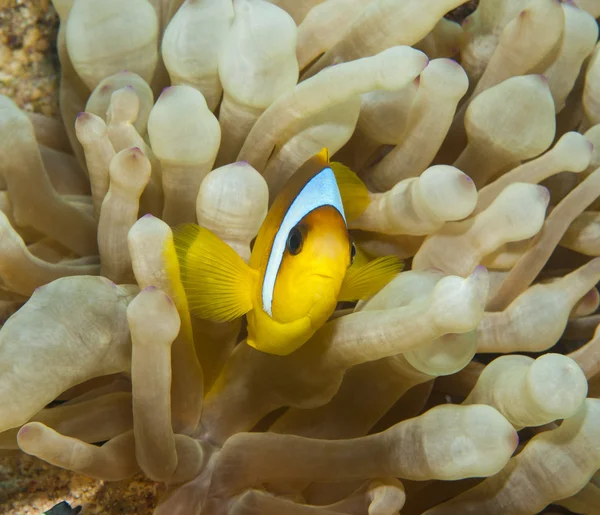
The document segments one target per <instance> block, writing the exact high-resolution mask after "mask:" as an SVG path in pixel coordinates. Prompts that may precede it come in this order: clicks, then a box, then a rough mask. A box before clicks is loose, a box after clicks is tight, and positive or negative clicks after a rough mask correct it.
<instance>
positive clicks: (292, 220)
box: [262, 167, 346, 316]
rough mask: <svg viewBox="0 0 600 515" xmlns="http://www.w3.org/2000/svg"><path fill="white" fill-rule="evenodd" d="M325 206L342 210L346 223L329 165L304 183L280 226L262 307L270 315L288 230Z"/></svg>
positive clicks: (268, 271) (270, 262) (268, 265)
mask: <svg viewBox="0 0 600 515" xmlns="http://www.w3.org/2000/svg"><path fill="white" fill-rule="evenodd" d="M323 206H332V207H334V208H335V209H337V210H338V211H339V212H340V214H341V215H342V217H343V219H344V222H345V221H346V216H345V215H344V208H343V207H342V197H341V195H340V190H339V188H338V185H337V182H336V180H335V175H334V173H333V170H332V169H331V168H329V167H327V168H323V170H321V171H320V172H319V173H318V174H317V175H315V176H314V177H313V178H312V179H311V180H310V181H308V182H307V183H306V184H305V185H304V188H302V190H301V191H300V193H299V194H298V196H297V197H296V198H295V199H294V201H293V202H292V204H291V206H290V207H289V209H288V210H287V213H286V214H285V216H284V217H283V220H282V222H281V225H280V226H279V230H278V231H277V234H275V239H274V240H273V246H272V247H271V255H270V256H269V261H268V263H267V269H266V271H265V279H264V281H263V287H262V301H263V310H264V311H265V312H266V313H268V314H269V316H273V313H272V306H273V294H274V292H275V281H276V280H277V274H278V273H279V267H280V266H281V262H282V260H283V254H284V252H285V247H286V243H287V239H288V236H289V233H290V231H291V230H292V229H293V228H294V227H295V226H296V225H297V224H298V223H299V222H300V220H302V219H303V218H304V217H305V216H306V215H307V214H308V213H310V212H311V211H314V210H315V209H317V208H319V207H323Z"/></svg>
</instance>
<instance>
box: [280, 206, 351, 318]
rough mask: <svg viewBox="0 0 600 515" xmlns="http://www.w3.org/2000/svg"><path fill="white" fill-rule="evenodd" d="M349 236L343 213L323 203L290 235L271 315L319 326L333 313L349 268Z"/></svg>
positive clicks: (292, 230) (295, 227)
mask: <svg viewBox="0 0 600 515" xmlns="http://www.w3.org/2000/svg"><path fill="white" fill-rule="evenodd" d="M350 249H351V245H350V239H349V235H348V230H347V228H346V223H345V221H344V218H343V217H342V215H341V213H340V212H339V211H338V210H337V209H336V208H335V207H333V206H322V207H319V208H317V209H315V210H313V211H311V212H310V213H308V214H307V215H306V216H305V217H304V218H303V219H302V220H300V222H299V223H298V224H297V225H295V226H294V227H293V228H292V229H291V230H290V231H289V234H288V237H287V240H286V248H285V251H284V254H283V258H282V260H281V265H280V267H279V271H278V274H277V279H276V282H275V288H274V293H273V303H272V317H273V318H274V319H275V320H277V321H278V322H283V323H288V322H293V321H295V320H298V319H300V318H303V317H309V318H310V319H311V325H312V326H314V327H315V328H316V327H320V326H321V325H322V324H324V323H325V321H327V319H328V318H329V317H330V316H331V314H332V313H333V311H334V309H335V306H336V303H337V297H338V293H339V291H340V287H341V285H342V281H343V280H344V276H345V274H346V269H347V268H348V266H349V265H350V252H351V250H350Z"/></svg>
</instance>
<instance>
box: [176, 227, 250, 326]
mask: <svg viewBox="0 0 600 515" xmlns="http://www.w3.org/2000/svg"><path fill="white" fill-rule="evenodd" d="M173 240H174V242H175V249H176V251H177V257H178V259H179V266H180V269H181V282H182V283H183V287H184V289H185V292H186V295H187V298H188V304H189V307H190V311H191V312H192V313H193V314H194V315H195V316H197V317H199V318H204V319H207V320H211V321H213V322H227V321H230V320H235V319H236V318H239V317H241V316H242V315H244V314H246V313H247V312H248V311H250V310H251V309H252V290H253V288H254V286H255V282H256V277H255V275H256V272H254V270H252V269H251V268H250V267H249V266H248V265H247V264H246V263H245V262H244V260H243V259H242V258H241V257H240V256H239V255H238V254H237V253H236V252H235V250H233V249H232V248H231V247H230V246H229V245H227V244H226V243H225V242H224V241H223V240H221V239H220V238H219V237H218V236H216V235H215V234H214V233H213V232H211V231H209V230H208V229H206V228H204V227H200V226H198V225H195V224H185V225H181V226H179V227H176V228H175V229H174V230H173Z"/></svg>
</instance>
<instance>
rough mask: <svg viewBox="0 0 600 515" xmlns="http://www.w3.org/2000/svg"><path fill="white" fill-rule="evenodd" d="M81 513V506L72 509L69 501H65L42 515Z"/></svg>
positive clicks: (75, 514)
mask: <svg viewBox="0 0 600 515" xmlns="http://www.w3.org/2000/svg"><path fill="white" fill-rule="evenodd" d="M79 512H81V506H77V507H75V508H71V506H70V505H69V503H68V502H67V501H63V502H60V503H58V504H57V505H56V506H53V507H52V508H50V509H49V510H48V511H45V512H44V513H42V515H77V514H78V513H79Z"/></svg>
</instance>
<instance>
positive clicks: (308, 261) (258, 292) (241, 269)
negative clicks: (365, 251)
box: [173, 149, 402, 355]
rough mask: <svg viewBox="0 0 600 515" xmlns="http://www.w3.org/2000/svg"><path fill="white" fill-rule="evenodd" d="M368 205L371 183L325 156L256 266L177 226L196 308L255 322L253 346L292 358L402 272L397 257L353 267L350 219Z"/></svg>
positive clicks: (276, 204)
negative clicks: (344, 304)
mask: <svg viewBox="0 0 600 515" xmlns="http://www.w3.org/2000/svg"><path fill="white" fill-rule="evenodd" d="M368 203H369V198H368V191H367V189H366V187H365V185H364V184H363V183H362V182H361V181H360V179H359V178H358V177H357V176H356V175H355V174H354V173H353V172H352V171H350V169H348V168H346V167H345V166H343V165H341V164H340V163H330V162H329V158H328V154H327V150H326V149H323V150H322V151H321V152H319V153H318V154H317V155H315V156H314V157H312V158H311V159H309V160H308V161H306V162H305V163H304V164H303V165H302V166H301V167H300V168H299V169H298V170H297V171H296V172H295V173H294V174H293V175H292V177H290V179H289V180H288V182H287V183H286V184H285V186H284V188H283V189H282V190H281V192H280V193H279V195H277V197H276V198H275V200H274V201H273V203H272V205H271V207H270V209H269V211H268V213H267V216H266V218H265V220H264V222H263V224H262V226H261V227H260V230H259V232H258V235H257V237H256V240H255V242H254V246H253V248H252V253H251V256H250V261H249V264H246V263H245V262H244V261H243V260H242V258H241V257H240V256H239V255H238V254H237V253H236V252H235V251H234V250H233V249H232V248H231V247H229V246H228V245H227V244H226V243H224V242H223V241H222V240H221V239H219V238H218V237H217V236H216V235H215V234H214V233H212V232H211V231H209V230H208V229H206V228H203V227H199V226H197V225H194V224H186V225H183V226H180V227H177V228H175V229H174V231H173V235H174V243H175V248H176V253H177V259H178V261H179V269H180V274H181V280H182V283H183V286H184V289H185V291H186V296H187V300H188V305H189V308H190V311H191V312H192V314H193V315H195V316H197V317H200V318H204V319H208V320H212V321H215V322H225V321H229V320H234V319H236V318H238V317H241V316H243V315H246V317H247V321H248V337H247V340H246V342H247V343H248V345H251V346H252V347H254V348H256V349H258V350H260V351H263V352H267V353H270V354H278V355H287V354H290V353H291V352H293V351H294V350H296V349H298V348H299V347H300V346H302V345H303V344H304V343H306V342H307V341H308V340H309V338H310V337H311V336H312V335H313V334H314V333H315V332H316V331H317V329H319V328H320V327H321V326H322V325H323V324H325V322H326V321H327V320H328V319H329V317H330V316H331V315H332V314H333V312H334V310H335V307H336V304H337V302H338V301H341V300H358V299H361V298H367V297H369V296H371V295H373V294H374V293H376V292H377V291H379V289H381V288H382V287H383V286H384V285H385V284H387V282H389V281H390V280H391V279H392V278H393V277H394V276H395V275H396V274H397V273H398V272H399V271H400V270H401V268H402V262H401V261H400V260H398V259H397V258H395V257H383V258H378V259H375V260H373V261H370V262H368V264H366V265H364V266H351V264H352V261H353V258H354V256H355V254H356V248H355V246H354V243H353V242H352V238H351V236H350V234H349V232H348V226H347V218H349V217H350V218H355V217H357V216H358V215H360V213H361V212H362V211H363V210H364V209H365V208H366V207H367V205H368Z"/></svg>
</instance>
